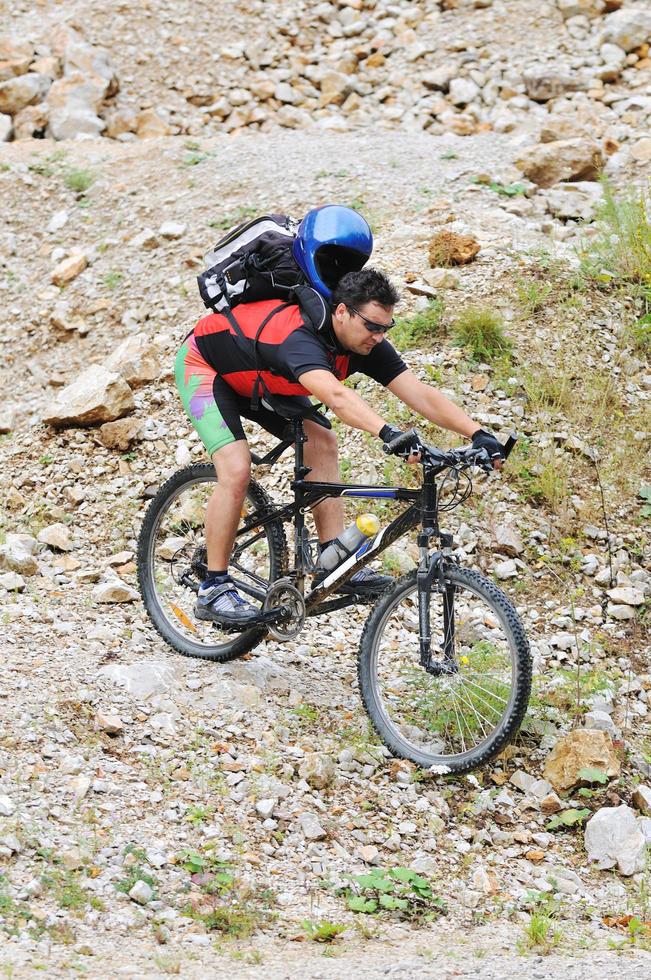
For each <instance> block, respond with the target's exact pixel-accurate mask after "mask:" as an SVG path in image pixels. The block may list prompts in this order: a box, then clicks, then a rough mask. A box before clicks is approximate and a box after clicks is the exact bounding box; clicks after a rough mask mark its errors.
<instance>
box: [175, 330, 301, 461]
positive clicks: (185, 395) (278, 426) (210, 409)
mask: <svg viewBox="0 0 651 980" xmlns="http://www.w3.org/2000/svg"><path fill="white" fill-rule="evenodd" d="M174 373H175V377H176V387H177V388H178V391H179V395H180V396H181V401H182V402H183V407H184V409H185V411H186V414H187V416H188V418H189V419H190V421H191V422H192V424H193V426H194V427H195V429H196V430H197V432H198V433H199V435H200V437H201V441H202V442H203V444H204V446H205V447H206V452H207V453H208V455H209V456H212V454H213V453H214V452H216V451H217V450H218V449H221V448H222V447H223V446H227V445H228V444H229V443H231V442H236V441H237V440H238V439H246V436H245V434H244V429H243V428H242V418H247V419H251V421H253V422H257V424H258V425H261V426H262V428H263V429H266V430H267V432H270V433H271V434H272V435H274V436H276V437H277V438H278V439H282V438H283V436H284V435H285V433H286V430H287V421H286V419H283V418H281V417H280V416H279V415H276V414H275V413H274V412H270V411H269V410H268V409H266V408H263V407H260V409H259V410H258V411H257V412H254V411H253V410H252V409H251V403H250V401H249V399H248V398H246V397H244V396H243V395H238V394H237V392H235V391H233V389H232V388H231V387H230V385H228V384H227V383H226V382H225V381H224V379H223V378H222V377H221V376H220V375H219V374H218V373H217V372H216V371H215V370H214V369H213V368H212V367H211V366H210V364H208V362H207V361H205V360H204V359H203V357H202V356H201V354H200V353H199V349H198V347H197V342H196V340H195V339H194V334H190V336H189V337H187V338H186V339H185V341H184V343H183V346H182V347H181V349H180V351H179V352H178V354H177V355H176V362H175V365H174ZM305 402H306V404H307V405H308V407H309V400H308V399H305Z"/></svg>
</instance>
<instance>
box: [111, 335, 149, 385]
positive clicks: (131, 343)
mask: <svg viewBox="0 0 651 980" xmlns="http://www.w3.org/2000/svg"><path fill="white" fill-rule="evenodd" d="M106 367H107V368H108V370H109V371H117V373H118V374H120V375H121V376H122V377H123V378H124V380H125V381H126V382H127V383H128V384H130V385H131V386H132V387H133V388H136V387H138V386H139V385H146V384H148V383H149V382H150V381H155V380H156V378H157V377H158V375H159V374H160V359H159V357H158V349H157V347H156V345H155V344H154V343H152V341H151V340H149V338H148V337H147V336H145V334H142V333H137V334H133V336H131V337H127V339H126V340H125V341H123V342H122V343H121V344H120V345H119V347H116V349H115V350H114V352H113V353H112V354H111V356H110V357H109V358H108V360H107V361H106Z"/></svg>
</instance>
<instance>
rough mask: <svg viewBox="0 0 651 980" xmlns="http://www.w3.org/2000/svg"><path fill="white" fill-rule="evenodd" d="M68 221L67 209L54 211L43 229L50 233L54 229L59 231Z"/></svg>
mask: <svg viewBox="0 0 651 980" xmlns="http://www.w3.org/2000/svg"><path fill="white" fill-rule="evenodd" d="M67 223H68V212H67V211H55V212H54V214H53V215H52V217H51V218H50V220H49V221H48V223H47V225H46V227H45V230H46V231H49V232H51V233H54V232H55V231H61V229H62V228H65V226H66V224H67Z"/></svg>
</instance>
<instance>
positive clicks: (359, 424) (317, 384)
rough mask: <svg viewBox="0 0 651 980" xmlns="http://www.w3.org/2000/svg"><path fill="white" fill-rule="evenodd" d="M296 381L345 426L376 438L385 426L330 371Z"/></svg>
mask: <svg viewBox="0 0 651 980" xmlns="http://www.w3.org/2000/svg"><path fill="white" fill-rule="evenodd" d="M396 380H397V379H396ZM298 381H299V383H300V384H302V385H303V387H304V388H307V390H308V391H309V392H310V393H311V394H313V395H316V397H317V398H318V399H319V401H320V402H323V404H324V405H327V406H328V408H330V409H332V411H333V412H334V413H335V415H336V416H337V418H339V419H341V421H342V422H345V423H346V425H351V426H352V427H353V428H354V429H362V431H363V432H370V433H371V435H373V436H377V435H378V434H379V432H380V429H382V428H384V426H385V425H386V421H385V419H383V418H382V416H381V415H378V414H377V412H374V411H373V409H372V408H370V407H369V406H368V405H367V404H366V402H365V401H364V400H363V399H362V398H360V397H359V395H358V394H357V392H355V391H352V390H351V389H350V388H346V387H345V385H342V383H341V381H338V380H337V378H335V376H334V374H331V373H330V371H306V372H305V373H304V374H302V375H301V376H300V378H298ZM475 428H476V426H475Z"/></svg>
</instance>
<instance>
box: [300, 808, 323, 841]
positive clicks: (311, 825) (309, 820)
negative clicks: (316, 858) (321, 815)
mask: <svg viewBox="0 0 651 980" xmlns="http://www.w3.org/2000/svg"><path fill="white" fill-rule="evenodd" d="M298 822H299V824H300V826H301V830H302V831H303V834H304V835H305V837H306V839H307V840H324V838H325V837H326V836H327V835H326V832H325V830H324V829H323V827H322V826H321V824H320V823H319V821H318V818H317V817H316V815H315V814H314V813H310V812H305V813H301V815H300V816H299V818H298Z"/></svg>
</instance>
